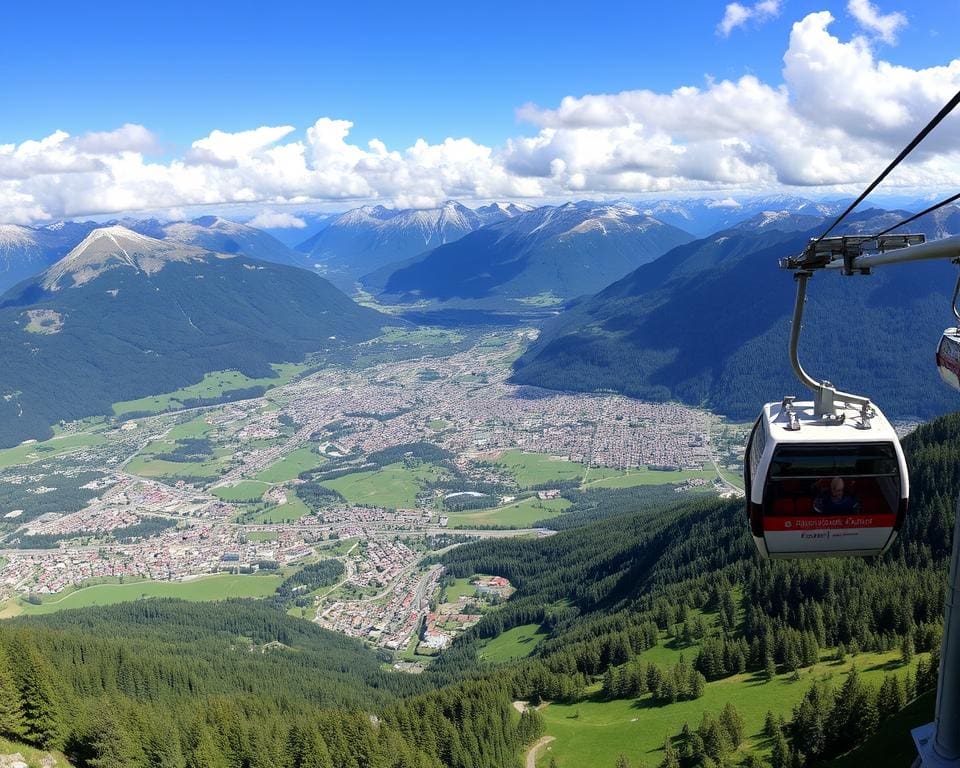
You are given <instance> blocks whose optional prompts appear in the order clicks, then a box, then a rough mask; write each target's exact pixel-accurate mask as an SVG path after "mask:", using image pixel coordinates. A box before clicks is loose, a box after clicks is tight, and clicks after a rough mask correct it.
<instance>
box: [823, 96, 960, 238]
mask: <svg viewBox="0 0 960 768" xmlns="http://www.w3.org/2000/svg"><path fill="white" fill-rule="evenodd" d="M957 104H960V91H957V93H956V94H954V96H953V98H952V99H950V101H948V102H947V103H946V104H944V105H943V108H942V109H941V110H940V111H939V112H937V114H936V115H934V117H933V119H932V120H931V121H930V122H929V123H927V124H926V126H925V127H924V128H923V130H921V131H920V133H918V134H917V135H916V136H914V137H913V139H912V140H911V141H910V143H909V144H907V146H905V147H904V148H903V149H902V150H901V152H900V154H899V155H897V156H896V157H895V158H894V159H893V161H892V162H891V163H890V164H889V165H888V166H887V167H886V168H884V169H883V172H882V173H881V174H880V175H879V176H877V178H875V179H874V180H873V181H872V182H870V185H869V186H868V187H867V188H866V189H865V190H863V192H862V193H861V194H860V197H858V198H857V199H856V200H854V201H853V202H852V203H851V204H850V205H849V207H848V208H847V210H845V211H844V212H843V213H841V214H840V215H839V216H838V217H837V219H836V220H835V221H834V222H833V224H831V225H830V227H829V228H828V229H827V231H826V232H824V233H823V234H822V235H820V237H818V238H817V239H816V241H815V242H817V243H819V242H820V241H821V240H823V238H825V237H826V236H827V235H829V234H830V233H831V232H832V231H833V230H834V229H835V228H836V226H837V225H838V224H839V223H840V222H841V221H843V220H844V219H845V218H846V217H847V216H848V215H849V214H850V213H851V212H852V211H853V210H854V208H856V207H857V206H858V205H860V203H862V202H863V201H864V200H865V199H866V197H867V195H869V194H870V193H871V192H873V190H874V189H876V188H877V186H878V185H879V184H880V182H881V181H883V180H884V179H885V178H887V176H888V175H889V174H890V172H891V171H892V170H893V169H894V168H896V167H897V166H898V165H900V163H901V162H902V161H903V159H904V158H906V156H907V155H909V154H910V153H911V152H913V150H914V149H916V148H917V145H918V144H920V142H921V141H923V140H924V139H925V138H926V137H927V135H928V134H929V133H930V131H932V130H933V129H934V128H936V127H937V126H938V125H939V124H940V123H941V122H942V121H943V119H944V118H945V117H946V116H947V115H949V114H950V113H951V112H952V111H953V110H954V108H955V107H956V106H957Z"/></svg>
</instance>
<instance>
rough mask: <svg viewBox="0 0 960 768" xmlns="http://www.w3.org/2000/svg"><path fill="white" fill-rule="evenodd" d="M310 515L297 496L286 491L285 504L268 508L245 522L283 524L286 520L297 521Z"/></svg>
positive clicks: (307, 508) (308, 509)
mask: <svg viewBox="0 0 960 768" xmlns="http://www.w3.org/2000/svg"><path fill="white" fill-rule="evenodd" d="M309 514H310V508H309V507H308V506H307V505H306V504H304V503H303V501H302V500H301V499H300V497H299V496H297V495H296V494H294V493H291V492H290V491H287V503H286V504H280V505H279V506H276V507H270V509H266V510H264V511H263V512H260V513H259V514H256V515H254V516H253V517H252V518H250V519H249V520H247V522H249V523H285V522H287V521H288V520H299V519H300V518H301V517H303V516H304V515H309Z"/></svg>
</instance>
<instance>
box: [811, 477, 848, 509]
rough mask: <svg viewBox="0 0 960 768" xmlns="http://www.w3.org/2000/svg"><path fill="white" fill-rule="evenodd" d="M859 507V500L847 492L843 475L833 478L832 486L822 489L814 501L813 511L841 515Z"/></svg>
mask: <svg viewBox="0 0 960 768" xmlns="http://www.w3.org/2000/svg"><path fill="white" fill-rule="evenodd" d="M859 509H860V502H859V500H858V499H857V497H856V496H854V495H853V494H850V493H847V492H846V483H844V481H843V478H842V477H835V478H833V480H831V481H830V488H829V489H825V490H823V491H821V493H820V494H819V495H818V496H817V498H816V499H815V500H814V502H813V511H814V512H816V513H818V514H820V515H839V514H844V513H849V512H856V511H858V510H859Z"/></svg>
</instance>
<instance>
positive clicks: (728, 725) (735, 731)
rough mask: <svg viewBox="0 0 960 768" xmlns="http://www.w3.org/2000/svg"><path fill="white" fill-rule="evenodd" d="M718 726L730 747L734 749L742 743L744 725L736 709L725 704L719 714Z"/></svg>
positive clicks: (731, 705)
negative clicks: (727, 739)
mask: <svg viewBox="0 0 960 768" xmlns="http://www.w3.org/2000/svg"><path fill="white" fill-rule="evenodd" d="M720 725H721V726H722V727H723V729H724V730H725V731H726V733H727V737H728V738H729V739H730V744H731V746H732V747H733V748H734V749H736V748H737V747H739V746H740V744H741V743H742V742H743V735H744V734H743V731H744V723H743V718H742V717H741V716H740V713H739V712H737V708H736V707H734V706H733V704H731V703H730V702H727V704H726V706H725V707H724V708H723V711H722V712H721V713H720Z"/></svg>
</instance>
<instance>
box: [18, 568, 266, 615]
mask: <svg viewBox="0 0 960 768" xmlns="http://www.w3.org/2000/svg"><path fill="white" fill-rule="evenodd" d="M281 581H282V579H281V577H280V576H274V575H269V576H267V575H264V576H261V575H253V576H235V575H232V574H217V575H214V576H202V577H200V578H198V579H193V580H192V581H137V582H132V583H127V584H97V585H95V586H92V587H84V588H82V589H78V590H76V591H75V592H71V593H70V594H69V595H66V596H65V597H62V598H57V597H56V596H53V597H52V599H51V600H49V601H47V602H44V603H42V604H41V605H31V604H30V603H25V602H21V603H19V604H18V608H19V609H20V611H19V612H20V613H22V614H25V615H28V616H34V615H38V614H44V613H53V612H55V611H63V610H66V609H68V608H88V607H90V606H92V605H112V604H114V603H127V602H130V601H132V600H139V599H141V598H143V597H178V598H180V599H182V600H190V601H194V602H199V601H209V600H226V599H227V598H229V597H266V596H267V595H272V594H273V593H274V592H275V591H276V589H277V587H278V586H280V582H281Z"/></svg>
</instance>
